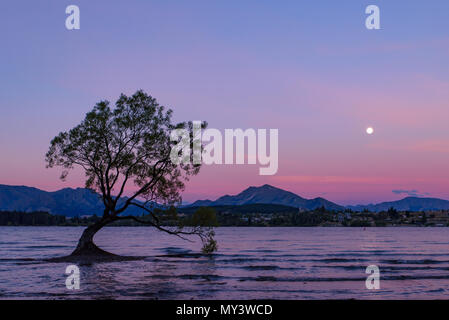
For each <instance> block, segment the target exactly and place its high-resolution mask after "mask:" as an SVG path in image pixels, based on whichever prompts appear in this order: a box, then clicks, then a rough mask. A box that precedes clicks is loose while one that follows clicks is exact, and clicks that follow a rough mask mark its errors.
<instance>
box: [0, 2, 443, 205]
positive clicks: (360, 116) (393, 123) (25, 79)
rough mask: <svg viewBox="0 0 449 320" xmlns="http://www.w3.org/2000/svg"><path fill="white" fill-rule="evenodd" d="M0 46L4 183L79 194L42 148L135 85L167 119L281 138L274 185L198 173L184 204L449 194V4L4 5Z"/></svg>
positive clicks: (75, 177)
mask: <svg viewBox="0 0 449 320" xmlns="http://www.w3.org/2000/svg"><path fill="white" fill-rule="evenodd" d="M72 4H74V5H77V6H79V8H80V23H81V24H80V29H79V30H67V29H66V27H65V19H66V17H67V14H66V13H65V8H66V7H67V6H68V5H72ZM371 4H375V5H377V6H379V8H380V25H381V29H380V30H368V29H366V27H365V19H366V17H367V14H365V8H366V7H367V6H368V5H371ZM0 39H1V47H0V61H1V63H0V111H1V116H0V148H1V149H0V150H1V156H0V184H10V185H28V186H33V187H37V188H41V189H44V190H48V191H53V190H57V189H61V188H65V187H83V186H84V177H83V174H82V172H81V171H80V170H76V171H75V172H73V174H72V175H70V176H69V177H68V179H67V180H66V181H65V182H62V181H60V180H59V175H60V170H58V169H46V168H45V161H44V155H45V153H46V151H47V150H48V147H49V142H50V140H51V139H52V138H53V137H54V136H56V135H57V134H58V133H59V132H60V131H66V130H68V129H70V128H72V127H73V126H75V125H77V124H78V123H79V122H80V121H81V120H82V119H83V118H84V115H85V114H86V113H87V112H88V111H89V110H90V109H91V108H92V107H93V106H94V105H95V103H96V102H98V101H100V100H103V99H107V100H110V101H112V102H113V101H115V100H116V99H117V98H118V96H119V95H120V94H121V93H125V94H132V93H134V92H135V91H136V90H138V89H143V90H144V91H146V92H147V93H149V94H151V95H152V96H154V97H155V98H157V100H158V102H159V103H160V104H162V105H164V106H167V107H170V108H172V109H173V110H174V118H175V120H179V121H184V120H205V121H207V122H208V123H209V127H210V128H217V129H220V130H223V129H225V128H243V129H246V128H255V129H257V128H266V129H270V128H276V129H279V169H278V172H277V174H275V175H273V176H260V175H259V165H211V166H204V167H203V168H202V171H201V173H200V174H199V175H198V176H196V177H194V178H192V179H191V181H189V183H188V185H187V188H186V190H185V192H184V200H185V201H194V200H197V199H206V198H208V199H216V198H217V197H219V196H221V195H224V194H237V193H239V192H240V191H242V190H244V189H245V188H247V187H248V186H258V185H263V184H265V183H268V184H271V185H274V186H277V187H280V188H283V189H287V190H289V191H292V192H295V193H297V194H298V195H300V196H303V197H306V198H314V197H324V198H326V199H328V200H331V201H335V202H337V203H339V204H366V203H376V202H381V201H387V200H388V201H390V200H396V199H401V198H403V197H405V196H407V195H415V196H430V197H439V198H444V199H449V170H448V169H449V126H448V120H449V59H448V56H449V1H447V0H433V1H432V2H429V1H424V0H397V1H385V0H370V1H361V0H359V1H355V0H354V1H350V0H347V1H330V0H329V1H297V0H295V1H267V0H258V1H256V0H245V1H236V0H227V1H197V0H192V1H143V0H140V1H139V0H132V1H102V0H96V1H75V0H72V1H61V0H54V1H50V0H42V1H21V0H15V1H1V3H0ZM369 126H371V127H373V128H374V134H372V135H367V134H366V132H365V130H366V128H367V127H369Z"/></svg>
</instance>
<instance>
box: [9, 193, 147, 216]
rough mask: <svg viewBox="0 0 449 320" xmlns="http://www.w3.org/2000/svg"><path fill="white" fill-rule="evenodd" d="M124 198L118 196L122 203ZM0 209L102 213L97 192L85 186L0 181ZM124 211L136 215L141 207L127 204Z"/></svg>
mask: <svg viewBox="0 0 449 320" xmlns="http://www.w3.org/2000/svg"><path fill="white" fill-rule="evenodd" d="M123 201H125V199H123V200H121V202H119V204H120V203H123ZM0 210H4V211H23V212H32V211H43V212H48V213H51V214H60V215H64V216H67V217H75V216H83V215H93V214H96V215H98V216H100V215H103V210H104V205H103V201H102V200H101V198H100V195H99V194H96V193H94V192H92V191H91V190H89V189H84V188H77V189H71V188H66V189H62V190H58V191H55V192H47V191H43V190H40V189H37V188H32V187H26V186H8V185H0ZM126 213H127V214H132V215H140V214H142V210H141V209H139V208H137V207H130V208H128V209H127V211H126Z"/></svg>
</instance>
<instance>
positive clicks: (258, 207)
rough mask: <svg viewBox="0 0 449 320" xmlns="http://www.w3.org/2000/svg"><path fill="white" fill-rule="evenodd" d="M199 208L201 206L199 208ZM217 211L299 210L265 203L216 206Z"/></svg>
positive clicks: (192, 209)
mask: <svg viewBox="0 0 449 320" xmlns="http://www.w3.org/2000/svg"><path fill="white" fill-rule="evenodd" d="M198 207H199V206H198ZM198 207H191V206H188V207H183V208H178V212H180V213H186V214H190V213H194V212H195V211H196V210H197V209H198ZM214 209H215V211H217V212H218V213H243V214H248V213H261V214H264V213H297V212H298V208H294V207H289V206H284V205H280V204H264V203H255V204H243V205H235V206H234V205H223V206H222V205H220V206H214Z"/></svg>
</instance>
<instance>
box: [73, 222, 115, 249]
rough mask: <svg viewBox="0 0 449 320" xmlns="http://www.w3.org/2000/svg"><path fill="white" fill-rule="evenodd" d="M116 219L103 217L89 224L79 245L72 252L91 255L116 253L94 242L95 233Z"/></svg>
mask: <svg viewBox="0 0 449 320" xmlns="http://www.w3.org/2000/svg"><path fill="white" fill-rule="evenodd" d="M112 221H114V220H113V219H110V218H103V219H101V220H100V221H98V222H96V223H94V224H92V225H90V226H88V227H87V228H86V229H85V230H84V231H83V234H82V235H81V238H80V239H79V241H78V246H77V247H76V249H75V250H74V251H73V252H72V254H71V255H72V256H81V255H82V256H88V255H89V256H91V255H95V256H97V255H114V254H112V253H109V252H107V251H104V250H102V249H100V248H98V247H97V246H96V245H95V243H94V236H95V234H96V233H97V232H98V231H99V230H100V229H101V228H103V227H104V226H105V225H107V224H108V223H110V222H112Z"/></svg>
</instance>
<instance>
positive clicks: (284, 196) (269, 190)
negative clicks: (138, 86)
mask: <svg viewBox="0 0 449 320" xmlns="http://www.w3.org/2000/svg"><path fill="white" fill-rule="evenodd" d="M123 201H126V198H124V199H121V200H120V201H119V205H120V204H121V203H123ZM249 204H276V205H284V206H289V207H295V208H299V209H303V210H313V209H316V208H321V207H325V208H326V209H329V210H336V211H341V210H344V209H352V210H353V211H362V210H365V209H367V210H369V211H373V212H379V211H384V210H388V209H390V208H394V209H396V210H400V211H407V210H408V211H424V210H443V209H444V210H449V201H447V200H442V199H436V198H418V197H407V198H404V199H402V200H398V201H391V202H382V203H378V204H369V205H357V206H347V207H345V206H341V205H338V204H336V203H333V202H331V201H328V200H326V199H324V198H314V199H305V198H302V197H300V196H298V195H297V194H295V193H293V192H289V191H286V190H283V189H280V188H276V187H273V186H271V185H268V184H265V185H263V186H260V187H249V188H247V189H245V190H243V191H242V192H240V193H239V194H237V195H225V196H222V197H220V198H218V199H217V200H215V201H212V200H198V201H195V202H194V203H192V204H189V205H187V206H184V207H198V206H237V205H249ZM1 210H3V211H24V212H31V211H46V212H49V213H52V214H61V215H65V216H68V217H74V216H83V215H93V214H96V215H102V214H103V202H102V200H101V198H100V196H99V195H98V194H95V193H94V192H92V191H91V190H89V189H84V188H77V189H71V188H65V189H62V190H58V191H54V192H47V191H43V190H40V189H37V188H32V187H26V186H8V185H0V211H1ZM126 212H127V214H132V215H140V214H142V210H141V209H139V208H137V207H130V208H128V210H127V211H126Z"/></svg>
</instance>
